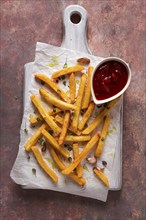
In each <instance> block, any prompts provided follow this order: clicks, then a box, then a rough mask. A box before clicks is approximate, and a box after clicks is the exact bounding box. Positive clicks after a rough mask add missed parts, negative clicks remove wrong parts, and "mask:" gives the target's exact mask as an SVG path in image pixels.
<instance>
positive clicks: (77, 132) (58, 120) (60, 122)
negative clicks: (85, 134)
mask: <svg viewBox="0 0 146 220" xmlns="http://www.w3.org/2000/svg"><path fill="white" fill-rule="evenodd" d="M63 120H64V119H63V118H61V117H60V116H59V115H56V116H55V121H56V122H58V123H59V124H60V125H63ZM68 130H70V131H71V132H73V133H75V134H76V135H80V134H81V132H80V131H78V130H77V131H74V130H73V127H72V125H70V126H69V127H68Z"/></svg>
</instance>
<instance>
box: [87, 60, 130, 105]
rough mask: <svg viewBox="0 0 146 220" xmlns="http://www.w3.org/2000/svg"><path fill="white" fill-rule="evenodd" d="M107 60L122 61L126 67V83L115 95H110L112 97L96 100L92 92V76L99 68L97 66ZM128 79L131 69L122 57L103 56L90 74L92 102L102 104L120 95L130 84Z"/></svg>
mask: <svg viewBox="0 0 146 220" xmlns="http://www.w3.org/2000/svg"><path fill="white" fill-rule="evenodd" d="M108 61H117V62H120V63H122V64H123V65H124V66H125V67H126V69H127V73H128V80H127V83H126V85H125V86H124V88H123V89H122V90H121V91H120V92H118V93H117V94H116V95H114V96H112V97H110V98H108V99H103V100H97V99H96V97H95V94H94V90H93V78H94V75H95V72H96V70H97V69H98V68H99V66H101V65H102V64H104V63H106V62H108ZM130 81H131V70H130V68H129V66H128V65H127V63H126V62H125V61H124V60H122V59H120V58H118V57H108V58H105V59H104V60H102V61H101V62H100V63H99V64H98V65H97V66H96V67H95V69H94V72H93V74H92V76H91V94H92V97H93V101H94V103H95V104H96V105H101V104H103V103H106V102H109V101H112V100H113V99H115V98H117V97H119V96H120V95H122V94H123V93H124V92H125V91H126V89H127V88H128V86H129V84H130Z"/></svg>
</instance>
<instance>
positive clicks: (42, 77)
mask: <svg viewBox="0 0 146 220" xmlns="http://www.w3.org/2000/svg"><path fill="white" fill-rule="evenodd" d="M34 76H35V78H37V79H40V80H42V81H43V82H45V83H46V84H47V85H49V86H50V87H51V89H53V90H54V91H55V92H56V93H57V94H58V95H59V96H60V97H61V98H62V99H63V100H64V101H65V102H68V103H70V102H71V100H70V99H69V97H68V96H67V95H66V93H65V92H64V91H63V90H62V89H61V88H60V87H59V86H58V85H57V84H56V83H55V82H53V81H52V80H51V79H50V78H49V77H47V76H45V75H43V74H35V75H34Z"/></svg>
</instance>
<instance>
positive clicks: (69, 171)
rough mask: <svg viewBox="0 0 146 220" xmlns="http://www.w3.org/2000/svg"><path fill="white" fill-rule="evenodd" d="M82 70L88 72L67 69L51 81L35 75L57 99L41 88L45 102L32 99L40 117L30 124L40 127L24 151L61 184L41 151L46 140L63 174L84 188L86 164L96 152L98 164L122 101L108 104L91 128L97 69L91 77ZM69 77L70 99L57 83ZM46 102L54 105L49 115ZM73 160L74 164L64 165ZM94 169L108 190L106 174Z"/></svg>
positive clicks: (60, 71) (34, 96)
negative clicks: (69, 146) (41, 141)
mask: <svg viewBox="0 0 146 220" xmlns="http://www.w3.org/2000/svg"><path fill="white" fill-rule="evenodd" d="M82 70H84V66H83V65H75V66H71V67H67V68H64V69H61V70H59V71H57V72H54V73H53V75H52V77H51V79H50V78H49V77H47V76H46V75H44V74H35V75H34V76H35V79H36V80H38V81H39V82H44V83H45V84H46V85H47V86H48V87H47V88H51V90H53V92H54V93H55V94H56V96H55V95H52V93H50V92H49V89H47V90H46V88H44V87H43V88H42V87H40V89H39V93H40V95H41V98H42V99H40V98H39V97H38V96H37V95H32V96H31V97H30V99H31V101H32V103H33V104H34V106H35V108H36V109H37V111H38V114H37V115H36V117H33V116H31V117H30V123H31V125H33V126H34V125H35V126H38V129H37V131H36V132H35V133H34V134H33V135H32V136H31V138H30V139H29V140H28V141H27V142H26V144H25V146H24V147H25V150H26V151H27V152H29V151H31V152H33V154H34V156H35V158H36V160H37V162H38V164H39V165H40V167H41V168H42V169H43V170H44V171H45V172H46V173H47V174H48V176H49V177H50V178H51V179H52V180H53V181H54V182H55V183H57V182H58V181H59V180H58V176H57V174H56V173H55V172H54V170H52V169H51V168H49V166H48V164H47V162H46V161H45V160H44V157H43V154H42V152H41V147H40V146H38V140H39V139H40V138H42V137H43V138H44V139H45V144H46V146H47V150H48V151H49V153H50V155H51V157H52V159H53V160H54V162H55V164H56V165H57V166H58V168H59V169H60V171H61V173H62V174H63V175H67V176H68V177H70V178H71V179H72V180H73V181H75V182H76V183H77V184H79V185H80V186H84V185H85V184H86V180H85V178H84V173H83V167H82V161H83V160H84V159H85V158H86V157H87V155H88V153H89V152H90V151H91V150H93V149H94V151H95V152H94V157H95V158H96V160H97V159H98V158H99V157H100V155H101V153H102V149H103V147H104V141H105V139H106V136H107V132H108V127H109V124H110V118H109V116H108V115H107V114H108V112H109V111H110V110H111V109H112V107H113V106H114V105H115V104H116V102H117V101H118V99H115V100H113V101H112V102H109V103H107V105H106V106H105V107H104V109H102V110H101V112H100V113H99V114H98V116H96V118H95V119H94V120H93V121H92V122H91V123H90V124H89V125H88V126H87V122H88V120H89V118H90V117H91V115H92V113H93V111H94V108H95V104H94V103H93V101H91V88H90V79H91V74H92V72H93V67H92V66H90V65H88V70H87V74H85V73H83V72H82ZM76 73H80V84H79V89H78V91H77V92H76V81H75V77H76V76H75V75H76ZM65 75H68V77H69V89H70V95H69V96H68V95H67V94H66V93H65V91H63V90H62V89H61V88H60V87H59V86H58V84H57V82H56V81H55V80H57V79H58V78H59V77H62V76H65ZM40 85H41V84H40ZM76 93H77V95H76ZM43 101H44V102H45V103H48V104H49V106H50V104H51V105H52V109H50V110H49V111H47V110H46V108H45V107H44V105H43ZM81 113H83V114H81ZM80 118H81V120H80ZM102 121H104V123H103V128H102V131H101V133H100V134H99V133H95V129H96V128H97V127H98V125H99V124H100V123H101V122H102ZM93 133H94V134H93ZM65 142H69V143H71V144H72V149H71V151H72V155H73V158H71V157H70V151H69V150H67V149H66V148H65ZM80 142H86V145H85V147H84V148H82V151H81V152H80V150H79V143H80ZM62 158H63V159H62ZM70 158H71V159H72V161H70V163H65V162H64V161H68V160H69V159H70ZM66 164H67V165H66ZM93 165H94V166H93V174H95V175H96V176H97V177H98V178H99V179H100V180H101V181H102V182H103V184H105V186H107V187H109V181H108V179H107V177H106V176H105V174H104V172H103V171H102V170H101V169H99V168H98V167H96V164H95V163H94V164H93Z"/></svg>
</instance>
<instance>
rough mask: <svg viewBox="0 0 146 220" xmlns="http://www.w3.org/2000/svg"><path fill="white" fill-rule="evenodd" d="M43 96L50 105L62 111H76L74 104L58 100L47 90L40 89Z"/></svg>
mask: <svg viewBox="0 0 146 220" xmlns="http://www.w3.org/2000/svg"><path fill="white" fill-rule="evenodd" d="M39 92H40V94H41V96H42V97H43V98H44V99H45V100H46V101H47V102H48V103H49V104H50V103H51V104H52V105H55V106H57V107H58V108H60V109H62V110H74V109H76V107H75V106H74V105H72V104H69V103H66V102H64V101H61V100H59V99H57V98H56V97H55V96H53V95H51V94H49V93H48V92H47V91H46V90H45V89H43V88H40V90H39Z"/></svg>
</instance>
